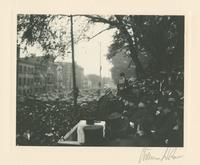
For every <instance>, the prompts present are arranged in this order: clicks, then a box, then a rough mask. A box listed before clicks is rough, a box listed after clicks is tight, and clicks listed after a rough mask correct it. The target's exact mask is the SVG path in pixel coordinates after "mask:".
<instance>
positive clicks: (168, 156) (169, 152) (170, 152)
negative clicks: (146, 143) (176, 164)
mask: <svg viewBox="0 0 200 165" xmlns="http://www.w3.org/2000/svg"><path fill="white" fill-rule="evenodd" d="M176 152H177V148H165V149H164V152H162V154H161V155H160V156H158V155H153V154H152V152H151V149H149V148H143V149H142V152H141V153H140V157H139V160H138V163H141V162H144V161H147V160H158V161H165V160H175V159H180V158H182V157H183V155H177V153H176Z"/></svg>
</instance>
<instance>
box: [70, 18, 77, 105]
mask: <svg viewBox="0 0 200 165" xmlns="http://www.w3.org/2000/svg"><path fill="white" fill-rule="evenodd" d="M70 20H71V50H72V77H73V98H74V105H76V104H77V94H78V93H77V87H76V71H75V61H74V35H73V16H72V15H70Z"/></svg>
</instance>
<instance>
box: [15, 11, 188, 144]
mask: <svg viewBox="0 0 200 165" xmlns="http://www.w3.org/2000/svg"><path fill="white" fill-rule="evenodd" d="M15 19H16V23H17V25H16V31H15V33H16V41H15V48H16V51H15V53H14V54H15V55H16V82H15V83H16V96H15V97H16V123H15V124H16V126H15V128H16V130H15V131H16V132H15V134H16V139H15V140H16V142H15V145H16V146H53V147H68V146H74V147H86V146H95V147H102V146H103V147H182V148H183V147H184V57H185V49H184V46H185V16H184V15H122V14H121V15H119V14H116V15H114V14H113V15H106V14H105V15H95V14H92V15H91V14H89V15H88V14H71V15H65V14H41V13H40V14H39V13H38V14H24V13H18V14H17V15H16V18H15Z"/></svg>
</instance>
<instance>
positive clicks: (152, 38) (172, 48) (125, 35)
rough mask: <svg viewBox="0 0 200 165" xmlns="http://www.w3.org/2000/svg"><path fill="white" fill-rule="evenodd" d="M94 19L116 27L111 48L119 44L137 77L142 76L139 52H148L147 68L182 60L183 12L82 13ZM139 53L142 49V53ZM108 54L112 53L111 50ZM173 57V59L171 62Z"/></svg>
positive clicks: (164, 66)
mask: <svg viewBox="0 0 200 165" xmlns="http://www.w3.org/2000/svg"><path fill="white" fill-rule="evenodd" d="M86 17H88V18H90V19H91V21H92V22H94V23H104V24H108V25H109V26H110V28H113V27H114V28H117V29H118V32H117V33H116V34H115V36H114V45H113V49H119V48H123V49H126V50H127V51H128V52H129V53H128V54H129V56H130V57H131V59H132V60H133V62H134V64H135V66H136V68H135V70H136V75H137V77H138V78H141V77H144V76H145V69H144V67H143V66H142V63H141V58H140V57H139V55H140V54H141V52H145V53H146V54H148V55H150V56H151V62H150V65H149V67H148V70H150V71H152V72H156V73H159V72H160V71H161V70H167V71H168V72H170V70H172V68H173V67H174V66H176V65H177V62H178V61H179V60H180V61H183V60H181V59H183V50H184V17H183V16H137V15H112V16H100V15H92V16H91V15H86ZM142 54H143V53H142ZM109 56H110V57H109V58H112V57H113V56H115V54H114V53H111V54H110V55H109ZM175 61H176V62H175Z"/></svg>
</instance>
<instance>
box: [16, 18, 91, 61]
mask: <svg viewBox="0 0 200 165" xmlns="http://www.w3.org/2000/svg"><path fill="white" fill-rule="evenodd" d="M81 18H82V17H80V16H76V18H75V20H74V22H76V21H77V20H81ZM81 21H82V22H83V24H82V26H80V24H79V25H75V27H74V29H75V30H76V33H75V34H74V43H75V44H76V43H77V42H79V41H81V40H83V39H86V38H87V37H86V36H85V32H86V31H87V30H88V29H89V24H88V23H87V19H82V20H81ZM17 43H18V44H21V45H24V46H23V47H24V50H25V51H26V50H27V48H28V47H29V46H34V45H39V46H40V47H41V48H42V51H43V52H44V54H45V56H51V57H54V58H55V59H56V57H58V56H64V55H66V53H67V52H68V51H71V50H70V48H71V47H70V45H71V38H70V19H69V16H68V15H48V14H47V15H44V14H43V15H32V14H31V15H28V14H19V15H18V16H17Z"/></svg>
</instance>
